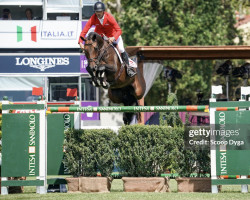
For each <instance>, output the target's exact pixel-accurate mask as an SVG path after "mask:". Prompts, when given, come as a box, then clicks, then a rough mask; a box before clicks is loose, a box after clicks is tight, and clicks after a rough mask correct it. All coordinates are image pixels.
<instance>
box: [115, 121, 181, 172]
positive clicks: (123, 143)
mask: <svg viewBox="0 0 250 200" xmlns="http://www.w3.org/2000/svg"><path fill="white" fill-rule="evenodd" d="M183 132H184V130H183V128H178V127H175V128H172V127H168V126H142V125H133V126H123V127H122V128H121V129H120V130H119V134H118V152H119V156H118V157H117V165H118V167H119V168H120V170H121V173H122V175H124V176H130V177H153V176H160V174H161V173H164V172H165V171H166V169H168V170H170V171H174V170H178V168H179V167H178V160H180V159H182V153H181V152H182V148H183V144H184V141H183Z"/></svg>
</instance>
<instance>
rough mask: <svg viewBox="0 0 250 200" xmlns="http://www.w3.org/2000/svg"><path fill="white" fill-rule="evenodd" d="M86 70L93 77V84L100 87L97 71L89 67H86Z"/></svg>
mask: <svg viewBox="0 0 250 200" xmlns="http://www.w3.org/2000/svg"><path fill="white" fill-rule="evenodd" d="M86 70H87V71H88V73H89V75H90V76H91V80H92V84H93V85H94V86H95V87H100V81H99V80H98V78H97V76H96V73H97V71H94V70H93V69H92V68H90V67H89V66H87V67H86Z"/></svg>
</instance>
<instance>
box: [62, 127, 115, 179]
mask: <svg viewBox="0 0 250 200" xmlns="http://www.w3.org/2000/svg"><path fill="white" fill-rule="evenodd" d="M116 138H117V135H116V133H114V132H113V131H112V130H110V129H91V130H69V131H67V132H66V137H65V148H66V153H65V162H66V163H65V164H66V165H67V166H68V169H69V172H70V174H71V175H73V176H97V172H98V171H99V172H100V173H101V174H102V176H110V175H111V173H112V170H113V169H114V161H115V142H116Z"/></svg>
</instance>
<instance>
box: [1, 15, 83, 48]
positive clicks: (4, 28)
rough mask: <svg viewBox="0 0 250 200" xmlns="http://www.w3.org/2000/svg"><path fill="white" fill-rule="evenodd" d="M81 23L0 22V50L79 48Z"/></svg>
mask: <svg viewBox="0 0 250 200" xmlns="http://www.w3.org/2000/svg"><path fill="white" fill-rule="evenodd" d="M82 25H83V24H82V21H75V20H72V21H54V20H46V21H38V20H37V21H36V20H32V21H24V20H19V21H17V20H13V21H10V20H0V48H79V45H78V39H79V35H80V33H81V31H82Z"/></svg>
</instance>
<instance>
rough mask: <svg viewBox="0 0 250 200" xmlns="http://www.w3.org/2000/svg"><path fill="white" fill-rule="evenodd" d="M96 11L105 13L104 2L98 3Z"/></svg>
mask: <svg viewBox="0 0 250 200" xmlns="http://www.w3.org/2000/svg"><path fill="white" fill-rule="evenodd" d="M94 11H95V12H96V11H105V5H104V3H102V2H96V3H95V5H94Z"/></svg>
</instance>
